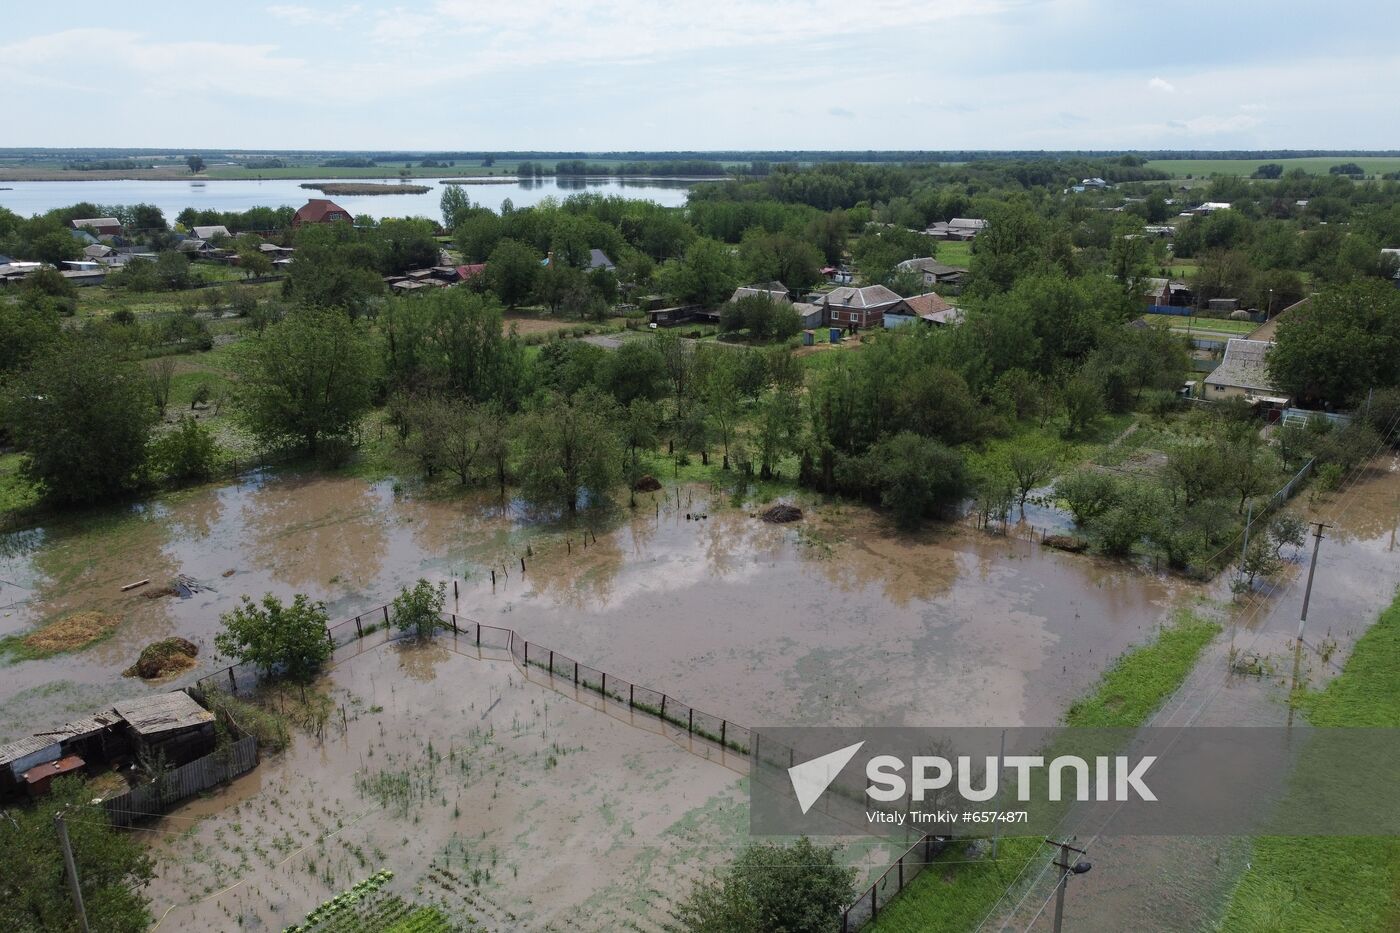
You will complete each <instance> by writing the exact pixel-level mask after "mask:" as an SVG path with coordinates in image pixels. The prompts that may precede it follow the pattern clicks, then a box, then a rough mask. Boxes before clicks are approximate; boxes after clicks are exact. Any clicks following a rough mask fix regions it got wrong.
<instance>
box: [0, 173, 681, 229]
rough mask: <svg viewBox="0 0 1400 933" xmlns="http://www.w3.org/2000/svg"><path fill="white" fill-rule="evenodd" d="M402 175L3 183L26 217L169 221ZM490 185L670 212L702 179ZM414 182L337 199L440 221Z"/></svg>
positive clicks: (479, 188)
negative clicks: (651, 205)
mask: <svg viewBox="0 0 1400 933" xmlns="http://www.w3.org/2000/svg"><path fill="white" fill-rule="evenodd" d="M398 181H399V179H398V178H397V177H395V178H383V179H375V178H327V179H316V178H311V179H303V178H269V179H262V180H243V179H239V180H229V179H223V180H220V179H210V180H208V181H203V183H198V182H189V181H152V180H144V179H141V180H133V179H128V180H125V181H0V207H6V208H9V209H10V210H12V211H14V212H15V213H16V214H19V215H21V216H26V217H27V216H29V215H30V214H42V213H44V212H45V211H50V210H53V209H54V208H58V207H67V206H69V205H71V204H77V203H78V202H80V201H87V202H89V203H91V204H106V205H114V204H154V205H155V206H156V207H159V208H160V209H161V211H162V212H163V213H164V214H165V219H166V220H167V221H170V222H173V221H174V219H175V216H176V215H177V214H179V213H180V212H181V211H183V210H184V209H185V208H187V207H193V208H195V209H196V210H216V211H246V210H248V209H249V208H252V207H280V206H282V205H290V206H292V207H301V206H302V205H303V204H305V203H306V202H307V201H308V200H309V199H311V198H322V197H327V195H325V194H323V193H322V192H320V191H317V190H315V189H314V188H303V187H301V186H302V185H303V184H344V183H370V184H375V183H384V184H397V183H398ZM485 181H487V182H488V183H486V184H480V183H478V184H469V185H463V186H462V190H463V191H464V192H466V194H467V196H468V197H469V198H471V199H472V203H473V204H477V205H480V206H483V207H489V208H491V209H492V210H495V211H499V210H500V209H501V204H502V203H503V202H504V201H505V200H506V199H507V198H509V199H510V202H511V203H512V204H514V205H515V206H516V207H529V206H531V205H534V204H538V203H539V202H541V201H543V200H544V199H545V198H547V197H552V198H557V199H561V200H562V199H563V198H567V197H568V196H569V195H571V194H578V193H579V192H582V191H587V192H590V193H594V194H605V195H617V196H620V197H624V198H634V199H637V200H642V201H655V202H656V203H657V204H660V205H662V206H663V207H682V206H684V205H685V200H686V195H687V194H688V193H689V191H690V188H691V186H692V185H693V184H695V182H693V181H673V180H666V179H623V178H567V177H566V178H554V177H548V178H541V179H539V180H533V179H532V180H530V181H522V180H516V179H513V178H512V179H510V180H503V179H501V178H488V179H485ZM409 183H410V184H415V185H426V186H428V188H429V189H430V190H429V191H427V192H425V193H422V194H369V195H335V196H334V198H333V199H334V201H335V202H336V203H337V204H339V205H340V206H341V207H343V208H345V209H346V210H347V211H349V212H350V213H351V214H354V215H356V216H359V215H361V214H368V215H370V216H371V217H374V218H377V219H383V218H385V217H427V218H429V219H431V220H434V221H437V222H439V223H440V222H441V221H442V210H441V207H440V202H441V200H442V193H443V191H445V190H446V186H444V185H441V184H439V183H438V179H436V178H415V179H410V180H409Z"/></svg>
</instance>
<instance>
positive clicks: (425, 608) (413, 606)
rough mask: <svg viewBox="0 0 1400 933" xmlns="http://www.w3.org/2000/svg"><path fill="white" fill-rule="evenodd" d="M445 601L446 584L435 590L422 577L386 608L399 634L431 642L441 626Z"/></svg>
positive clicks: (401, 592) (435, 587) (403, 590)
mask: <svg viewBox="0 0 1400 933" xmlns="http://www.w3.org/2000/svg"><path fill="white" fill-rule="evenodd" d="M446 599H447V584H445V583H438V584H437V585H436V586H434V585H433V584H431V583H429V582H428V581H427V580H425V579H423V578H422V577H419V578H418V582H417V583H415V584H413V586H412V587H408V586H405V587H403V588H402V589H400V590H399V595H397V596H395V597H394V601H393V602H392V603H390V605H389V618H390V619H391V620H392V621H393V623H394V627H395V628H397V629H398V630H399V631H400V632H404V633H410V632H411V633H412V634H413V635H414V636H415V637H416V638H420V639H423V638H432V637H433V633H434V632H436V631H437V630H438V626H439V625H441V624H442V618H441V617H442V606H443V603H444V602H445V601H446Z"/></svg>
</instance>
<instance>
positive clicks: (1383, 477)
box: [1304, 454, 1400, 549]
mask: <svg viewBox="0 0 1400 933" xmlns="http://www.w3.org/2000/svg"><path fill="white" fill-rule="evenodd" d="M1313 488H1316V487H1315V486H1314V487H1313ZM1307 495H1308V493H1307V492H1304V497H1306V496H1307ZM1307 512H1308V514H1307V515H1306V516H1305V517H1306V518H1307V519H1308V520H1309V521H1323V522H1332V523H1333V527H1332V528H1329V529H1328V530H1327V532H1326V534H1327V536H1328V537H1330V538H1332V539H1333V540H1334V542H1335V543H1338V544H1346V543H1348V542H1350V541H1355V540H1358V539H1359V540H1361V541H1374V540H1376V539H1377V538H1384V539H1385V540H1386V541H1387V542H1389V540H1390V538H1391V535H1392V534H1395V533H1396V525H1397V523H1400V461H1397V457H1396V455H1395V454H1385V455H1383V456H1381V457H1377V458H1376V459H1375V460H1373V461H1371V463H1370V464H1369V465H1368V466H1367V467H1366V468H1365V469H1364V470H1363V471H1361V472H1360V473H1359V474H1357V476H1356V478H1355V479H1354V480H1352V481H1350V482H1347V483H1346V484H1345V485H1344V486H1343V488H1342V489H1341V490H1339V491H1338V492H1334V493H1329V494H1324V495H1319V496H1317V499H1316V502H1315V505H1314V506H1313V507H1312V508H1309V509H1308V510H1307ZM1308 534H1309V537H1308V544H1307V547H1308V548H1311V547H1312V537H1311V535H1312V529H1311V527H1309V530H1308ZM1323 548H1324V549H1325V548H1326V545H1325V544H1324V545H1323Z"/></svg>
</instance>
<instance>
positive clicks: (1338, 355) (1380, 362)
mask: <svg viewBox="0 0 1400 933" xmlns="http://www.w3.org/2000/svg"><path fill="white" fill-rule="evenodd" d="M1269 372H1270V375H1271V376H1272V377H1273V380H1274V382H1275V384H1276V385H1278V387H1279V388H1280V389H1283V390H1284V391H1285V392H1287V393H1288V394H1290V395H1294V396H1297V397H1298V398H1300V399H1302V400H1304V401H1309V402H1313V403H1319V402H1330V403H1331V404H1333V405H1337V406H1339V407H1345V406H1349V405H1353V404H1357V403H1360V402H1362V401H1364V400H1365V397H1366V393H1367V391H1368V390H1369V389H1371V388H1373V387H1375V388H1385V387H1390V386H1395V385H1400V291H1397V290H1396V289H1394V288H1392V287H1390V286H1389V285H1387V284H1385V283H1383V282H1380V281H1375V280H1367V281H1358V282H1352V283H1349V284H1346V285H1339V286H1332V287H1330V288H1327V289H1325V290H1323V291H1322V292H1320V293H1319V294H1317V295H1315V296H1314V297H1313V298H1312V299H1311V300H1310V301H1309V302H1308V303H1307V304H1305V305H1302V306H1301V307H1297V308H1294V309H1293V310H1292V311H1291V312H1290V313H1289V314H1288V315H1287V317H1286V318H1284V319H1283V320H1282V321H1281V322H1280V324H1279V328H1278V333H1277V335H1276V338H1275V342H1274V346H1273V349H1272V350H1270V351H1269Z"/></svg>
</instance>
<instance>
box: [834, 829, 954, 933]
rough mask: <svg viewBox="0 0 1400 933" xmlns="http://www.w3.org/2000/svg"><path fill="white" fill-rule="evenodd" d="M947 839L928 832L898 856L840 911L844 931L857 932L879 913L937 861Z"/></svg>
mask: <svg viewBox="0 0 1400 933" xmlns="http://www.w3.org/2000/svg"><path fill="white" fill-rule="evenodd" d="M947 844H948V841H947V840H946V839H944V838H943V837H941V836H930V835H927V834H925V835H924V836H923V837H922V838H920V839H919V840H918V841H917V842H915V843H914V844H913V845H912V846H910V847H909V848H908V849H906V850H905V852H904V854H903V855H901V856H900V857H899V858H897V859H895V861H894V863H893V864H892V865H890V867H889V868H887V869H885V872H884V874H882V875H881V876H880V877H879V878H876V879H875V881H874V882H873V883H872V884H871V885H870V887H868V888H866V889H865V890H864V891H863V892H861V894H860V896H859V897H857V898H856V899H855V900H854V901H852V902H851V905H850V906H849V907H847V908H846V909H845V910H843V911H841V933H855V931H856V930H859V929H860V928H861V927H863V926H865V925H866V924H867V923H870V922H871V921H872V920H874V919H875V918H876V917H878V916H879V915H880V911H881V910H883V909H884V908H885V906H886V905H887V904H889V902H890V901H891V900H893V899H894V897H895V895H897V894H899V892H900V891H903V890H904V888H905V886H907V885H908V884H909V883H910V882H911V881H913V880H914V879H915V878H917V877H918V876H919V875H921V874H923V871H924V869H926V868H928V867H929V866H930V865H932V864H934V861H935V860H936V859H937V858H938V855H939V853H941V852H942V851H943V849H944V848H945V847H946V846H947Z"/></svg>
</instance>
